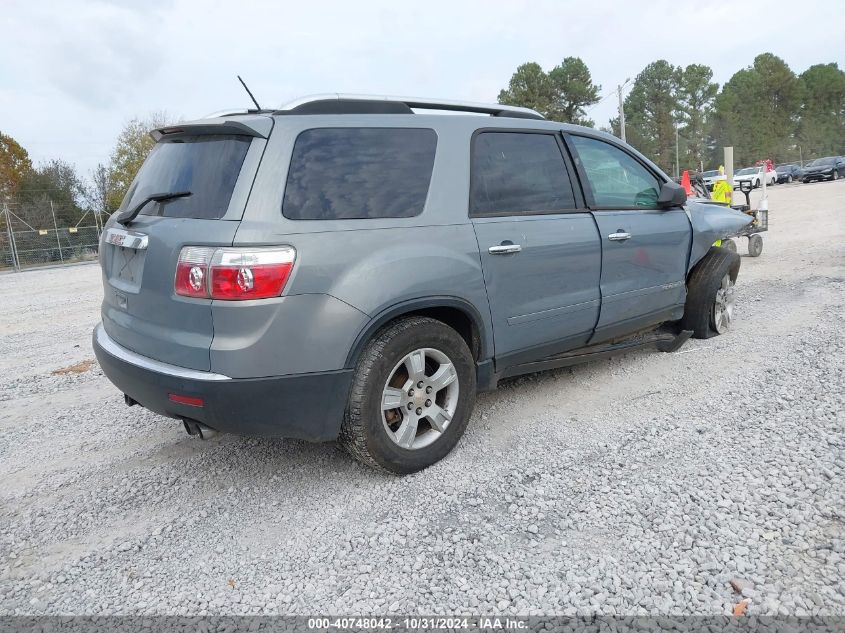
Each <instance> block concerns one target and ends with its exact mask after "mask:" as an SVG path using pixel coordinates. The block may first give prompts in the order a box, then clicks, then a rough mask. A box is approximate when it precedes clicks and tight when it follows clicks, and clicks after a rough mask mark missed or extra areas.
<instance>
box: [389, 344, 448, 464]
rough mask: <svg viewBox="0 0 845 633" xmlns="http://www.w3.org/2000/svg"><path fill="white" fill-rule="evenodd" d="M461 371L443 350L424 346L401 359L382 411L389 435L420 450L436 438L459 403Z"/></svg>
mask: <svg viewBox="0 0 845 633" xmlns="http://www.w3.org/2000/svg"><path fill="white" fill-rule="evenodd" d="M459 382H460V381H459V380H458V372H457V369H456V368H455V365H454V364H453V363H452V361H451V360H450V359H449V357H448V356H447V355H446V354H444V353H443V352H441V351H440V350H437V349H433V348H428V347H426V348H422V349H417V350H414V351H412V352H411V353H409V354H407V355H406V356H405V357H404V358H403V359H402V360H400V361H399V362H398V363H397V364H396V366H395V367H394V368H393V371H391V372H390V375H389V376H388V378H387V382H386V383H385V386H384V390H383V392H382V399H381V415H382V422H383V423H384V428H385V430H386V431H387V434H388V437H390V439H391V440H392V441H393V442H394V443H395V444H397V445H398V446H400V447H402V448H404V449H408V450H416V449H420V448H424V447H426V446H429V445H430V444H432V443H433V442H436V441H437V440H438V439H439V438H440V437H441V436H442V435H443V433H445V432H446V429H447V428H448V427H449V424H450V422H451V421H452V418H453V417H454V415H455V411H456V410H457V407H458V396H459V393H460V391H459V390H460V386H459Z"/></svg>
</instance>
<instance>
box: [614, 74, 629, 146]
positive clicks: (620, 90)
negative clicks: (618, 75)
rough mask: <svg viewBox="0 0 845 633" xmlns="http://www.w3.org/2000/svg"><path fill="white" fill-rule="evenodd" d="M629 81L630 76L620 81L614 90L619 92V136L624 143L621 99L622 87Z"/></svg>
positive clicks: (623, 113)
mask: <svg viewBox="0 0 845 633" xmlns="http://www.w3.org/2000/svg"><path fill="white" fill-rule="evenodd" d="M629 81H631V79H630V78H628V79H626V80H625V82H624V83H621V84H619V86H617V87H616V92H617V93H618V94H619V137H620V138H621V139H622V141H623V142H625V143H627V140H626V138H625V105H624V100H623V99H622V88H624V87H625V86H626V85H628V82H629Z"/></svg>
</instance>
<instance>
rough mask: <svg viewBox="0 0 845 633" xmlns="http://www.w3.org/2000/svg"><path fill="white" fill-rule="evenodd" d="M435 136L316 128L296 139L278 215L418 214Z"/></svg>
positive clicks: (412, 131)
mask: <svg viewBox="0 0 845 633" xmlns="http://www.w3.org/2000/svg"><path fill="white" fill-rule="evenodd" d="M436 148H437V134H436V133H435V132H434V130H431V129H418V128H318V129H312V130H305V131H304V132H302V133H301V134H300V135H299V136H298V137H297V139H296V143H295V144H294V148H293V154H292V156H291V162H290V168H289V170H288V177H287V183H286V185H285V196H284V200H283V201H282V213H283V215H284V216H285V217H286V218H289V219H291V220H347V219H367V218H409V217H413V216H415V215H419V214H420V213H422V210H423V207H424V206H425V200H426V197H427V196H428V188H429V184H430V182H431V172H432V169H433V168H434V154H435V151H436Z"/></svg>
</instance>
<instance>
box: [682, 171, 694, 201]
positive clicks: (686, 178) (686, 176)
mask: <svg viewBox="0 0 845 633" xmlns="http://www.w3.org/2000/svg"><path fill="white" fill-rule="evenodd" d="M681 186H682V187H683V188H684V190H685V191H686V192H687V195H688V196H691V195H692V183H691V182H690V181H689V171H687V170H686V169H685V170H684V175H683V176H681Z"/></svg>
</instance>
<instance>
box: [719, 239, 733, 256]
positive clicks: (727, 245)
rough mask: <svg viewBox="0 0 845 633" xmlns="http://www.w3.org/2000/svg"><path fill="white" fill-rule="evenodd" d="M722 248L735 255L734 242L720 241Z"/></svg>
mask: <svg viewBox="0 0 845 633" xmlns="http://www.w3.org/2000/svg"><path fill="white" fill-rule="evenodd" d="M722 248H724V249H726V250H729V251H731V252H733V253H736V242H735V241H733V240H730V239H727V240H722Z"/></svg>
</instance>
